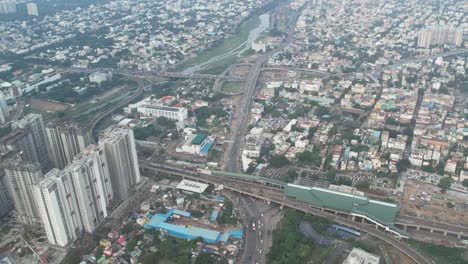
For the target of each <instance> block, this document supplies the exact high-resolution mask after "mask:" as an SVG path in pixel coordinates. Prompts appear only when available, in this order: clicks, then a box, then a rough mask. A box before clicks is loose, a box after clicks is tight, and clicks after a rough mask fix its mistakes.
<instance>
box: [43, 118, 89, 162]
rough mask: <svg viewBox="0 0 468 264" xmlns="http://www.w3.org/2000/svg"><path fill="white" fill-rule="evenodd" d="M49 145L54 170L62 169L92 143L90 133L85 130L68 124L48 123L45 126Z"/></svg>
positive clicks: (73, 124) (76, 125)
mask: <svg viewBox="0 0 468 264" xmlns="http://www.w3.org/2000/svg"><path fill="white" fill-rule="evenodd" d="M46 133H47V139H48V141H49V144H50V157H51V160H52V162H53V164H54V167H55V168H59V169H63V168H65V166H67V165H68V164H70V163H71V162H72V160H73V157H75V156H76V155H78V154H79V153H80V152H81V151H83V150H84V149H85V148H86V147H87V146H88V145H89V144H91V143H92V136H91V133H90V132H89V130H88V129H87V128H84V127H80V126H79V125H78V124H75V123H69V122H50V123H48V124H47V126H46Z"/></svg>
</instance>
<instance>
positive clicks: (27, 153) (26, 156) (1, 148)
mask: <svg viewBox="0 0 468 264" xmlns="http://www.w3.org/2000/svg"><path fill="white" fill-rule="evenodd" d="M10 151H11V152H13V153H16V156H17V157H18V158H19V159H20V160H22V161H29V162H39V160H40V159H39V156H38V154H37V150H36V146H35V144H34V139H33V136H32V133H30V132H29V131H28V130H25V129H15V130H13V131H12V132H11V133H10V134H8V135H6V136H4V137H3V138H1V139H0V152H1V153H8V152H10Z"/></svg>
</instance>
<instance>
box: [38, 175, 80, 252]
mask: <svg viewBox="0 0 468 264" xmlns="http://www.w3.org/2000/svg"><path fill="white" fill-rule="evenodd" d="M73 187H74V185H73V182H72V177H71V175H70V174H67V173H62V172H61V171H60V170H58V169H52V170H51V171H49V173H47V174H46V176H45V179H43V180H41V181H40V182H39V183H38V184H37V185H35V186H34V188H33V190H34V196H35V199H36V203H37V208H38V211H39V214H40V216H41V220H42V224H43V226H44V229H45V231H46V234H47V239H48V240H49V243H50V244H51V245H55V246H60V247H65V246H66V245H68V244H69V243H71V242H73V241H75V240H76V239H77V238H78V237H79V236H80V235H81V234H82V232H83V225H82V220H81V218H80V215H81V213H80V208H79V207H78V199H77V196H76V195H75V190H74V188H73Z"/></svg>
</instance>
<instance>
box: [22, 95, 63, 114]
mask: <svg viewBox="0 0 468 264" xmlns="http://www.w3.org/2000/svg"><path fill="white" fill-rule="evenodd" d="M30 106H31V108H33V109H36V110H39V111H44V112H63V111H66V110H68V109H70V107H71V106H70V105H68V104H62V103H59V102H54V101H50V100H46V99H41V98H32V99H31V104H30Z"/></svg>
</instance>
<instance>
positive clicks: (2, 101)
mask: <svg viewBox="0 0 468 264" xmlns="http://www.w3.org/2000/svg"><path fill="white" fill-rule="evenodd" d="M9 117H10V112H9V110H8V105H7V102H6V98H5V96H4V95H3V93H1V92H0V124H4V123H6V121H7V120H8V118H9Z"/></svg>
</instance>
